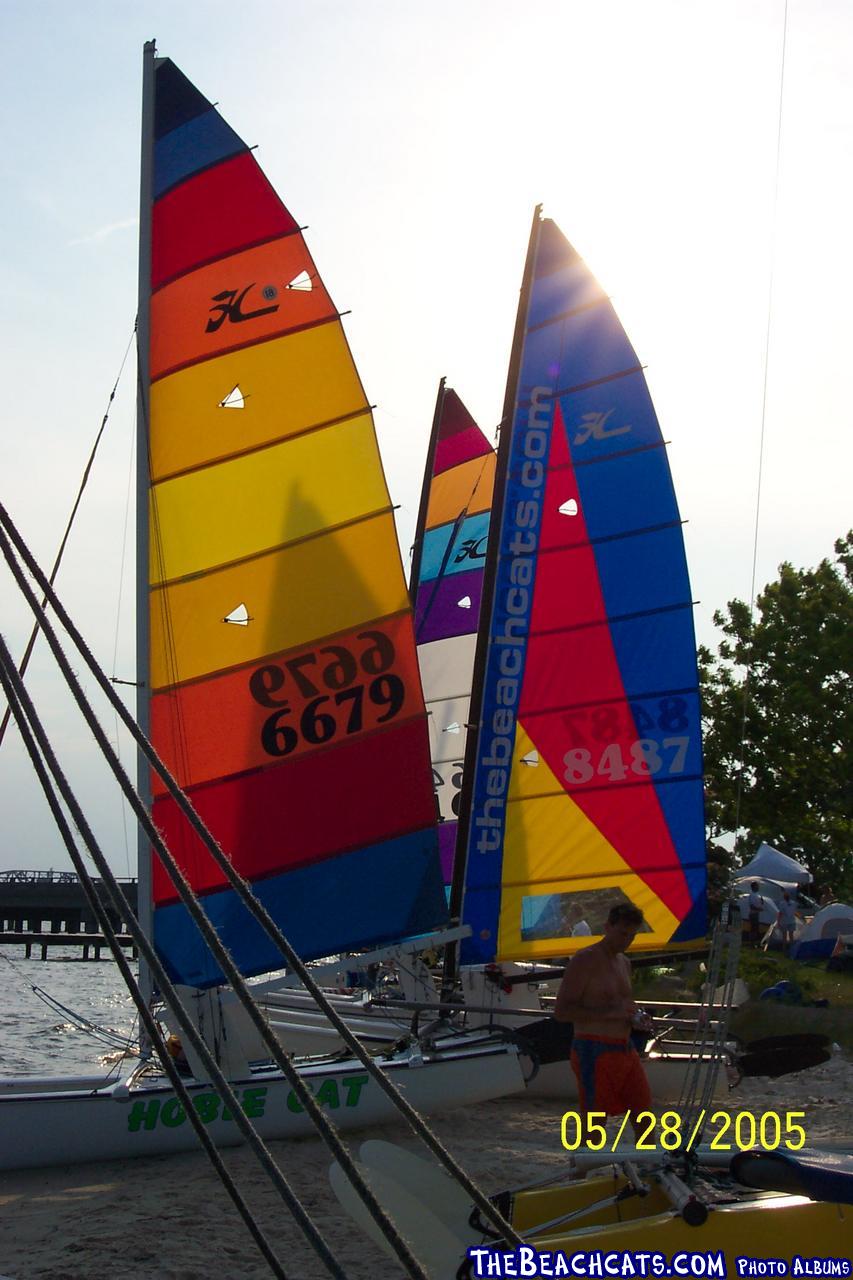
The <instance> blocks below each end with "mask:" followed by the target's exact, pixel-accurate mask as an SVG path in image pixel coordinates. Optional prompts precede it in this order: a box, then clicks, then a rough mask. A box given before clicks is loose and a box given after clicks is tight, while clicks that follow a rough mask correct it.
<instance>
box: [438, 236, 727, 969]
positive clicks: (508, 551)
mask: <svg viewBox="0 0 853 1280" xmlns="http://www.w3.org/2000/svg"><path fill="white" fill-rule="evenodd" d="M514 353H515V354H514V360H515V361H516V365H515V369H516V373H515V374H514V376H513V377H511V379H510V386H509V387H508V393H507V405H506V408H505V425H504V429H503V431H502V435H501V444H500V454H499V463H498V466H499V471H500V474H501V477H502V483H501V487H500V490H499V492H498V494H497V497H496V501H497V510H498V511H499V517H496V518H497V519H498V527H497V528H496V529H495V530H494V531H493V538H494V553H493V555H494V560H493V563H494V577H493V581H492V582H490V587H489V596H488V600H487V601H486V603H485V604H484V609H485V610H486V611H487V618H488V621H487V624H486V629H485V631H484V640H483V644H482V645H481V648H480V652H479V654H478V664H479V668H480V672H481V674H480V677H479V678H480V679H481V680H482V695H481V697H480V698H478V702H477V716H478V737H477V741H476V744H475V745H474V746H473V747H472V752H471V759H470V767H471V775H470V776H471V783H470V788H471V790H470V814H469V815H468V820H467V826H466V850H465V852H466V883H465V912H464V919H465V920H466V921H467V922H468V923H469V924H470V925H471V927H472V937H471V939H470V940H466V942H465V943H463V959H465V960H467V961H469V962H483V961H491V960H494V959H545V958H548V957H551V956H561V955H566V954H570V953H571V952H572V951H573V950H574V949H576V948H577V947H578V946H581V945H586V943H587V942H588V940H589V931H588V930H582V931H580V932H581V933H583V934H584V941H581V940H580V938H579V936H578V937H574V938H573V934H572V930H573V927H574V925H575V924H576V923H578V922H579V921H580V920H585V921H586V923H587V924H588V925H589V926H590V928H591V936H593V937H594V936H595V935H596V934H600V933H601V930H602V927H603V923H604V920H605V918H606V915H607V912H608V910H609V909H610V907H611V906H613V905H615V904H616V903H617V902H620V901H624V900H626V899H630V900H632V901H634V902H635V903H636V905H638V906H639V907H641V909H642V910H643V911H644V913H645V919H646V926H645V930H644V932H643V933H641V935H640V936H639V938H638V945H641V946H646V947H660V946H662V945H665V944H666V943H668V942H670V941H672V940H674V939H676V938H677V937H679V936H680V935H679V930H681V929H682V928H686V929H690V928H698V927H699V924H698V921H699V919H700V917H701V904H702V902H703V897H704V883H705V849H704V820H703V807H702V761H701V741H700V732H699V700H698V676H697V670H696V650H695V641H694V637H693V620H692V594H691V592H690V587H689V581H688V577H687V568H686V562H685V558H684V548H683V541H682V534H681V519H680V516H679V513H678V508H677V504H676V502H675V495H674V492H673V488H672V481H671V478H670V474H669V468H668V464H667V460H666V451H665V448H664V447H663V440H662V438H661V434H660V428H659V426H658V423H657V418H656V416H655V413H654V409H653V407H652V404H651V400H650V397H649V394H648V389H647V387H646V383H645V378H644V376H643V373H642V366H641V365H640V363H639V361H638V360H637V357H636V354H635V353H634V351H633V348H632V347H631V345H630V343H629V341H628V339H627V337H626V335H625V333H624V330H623V329H622V326H621V324H620V323H619V320H618V318H617V316H616V313H615V311H614V310H613V307H612V305H611V303H610V300H609V299H608V298H607V297H606V295H605V294H604V293H603V291H602V290H601V289H600V287H599V286H598V284H597V282H596V281H595V279H594V277H593V276H592V275H591V273H590V272H589V271H588V269H587V268H586V266H585V265H584V263H583V262H582V260H581V259H580V257H579V256H578V254H577V253H576V251H575V250H574V249H573V248H572V246H571V245H569V244H568V242H567V241H566V240H565V239H564V238H563V236H562V234H561V233H560V232H559V230H558V229H557V228H556V226H555V224H554V223H553V222H551V221H549V220H548V219H544V220H543V219H540V218H539V217H538V214H537V217H536V218H535V219H534V226H533V230H532V233H531V246H530V250H529V253H528V265H527V268H526V275H525V285H524V286H523V297H522V304H521V307H520V311H519V319H518V322H517V328H516V342H515V346H514ZM598 462H607V463H608V464H609V465H608V466H607V467H600V466H597V465H593V464H596V463H598ZM650 690H651V691H654V692H650ZM671 784H678V785H671ZM687 921H689V922H690V923H689V924H683V922H687Z"/></svg>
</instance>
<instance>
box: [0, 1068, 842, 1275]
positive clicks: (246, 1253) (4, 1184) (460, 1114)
mask: <svg viewBox="0 0 853 1280" xmlns="http://www.w3.org/2000/svg"><path fill="white" fill-rule="evenodd" d="M720 1105H721V1106H723V1107H724V1108H725V1109H726V1110H729V1111H731V1112H737V1111H750V1112H752V1113H753V1114H756V1115H758V1114H760V1113H761V1112H764V1111H777V1112H779V1113H780V1114H783V1113H784V1112H786V1111H790V1110H797V1111H804V1112H805V1119H804V1121H802V1123H803V1124H804V1127H805V1130H806V1135H807V1142H808V1144H809V1145H816V1146H820V1145H821V1144H822V1143H826V1144H830V1143H842V1142H845V1141H847V1142H851V1143H853V1062H850V1061H848V1060H846V1059H844V1058H842V1057H840V1056H838V1057H835V1058H833V1059H832V1060H831V1061H830V1062H827V1063H825V1064H824V1065H822V1066H820V1067H815V1068H812V1069H811V1070H809V1071H804V1072H800V1073H798V1074H796V1075H790V1076H786V1077H784V1078H781V1079H778V1080H775V1081H774V1080H758V1079H752V1080H745V1081H744V1082H743V1083H742V1084H741V1085H740V1086H739V1087H738V1088H737V1089H736V1090H734V1091H733V1092H732V1093H731V1094H730V1095H729V1097H728V1099H727V1101H726V1102H725V1103H722V1104H720ZM663 1109H665V1108H663V1107H661V1110H663ZM560 1116H561V1108H560V1106H559V1104H558V1103H556V1102H553V1101H547V1100H540V1099H534V1098H528V1097H524V1096H523V1095H522V1096H518V1097H514V1098H505V1099H502V1100H499V1101H495V1102H488V1103H481V1104H479V1105H478V1106H475V1107H469V1108H467V1109H465V1110H459V1111H447V1112H444V1113H442V1114H440V1115H436V1116H433V1117H432V1120H431V1123H432V1127H433V1128H434V1130H435V1131H436V1133H437V1134H438V1135H439V1136H440V1138H441V1139H442V1141H443V1142H444V1143H445V1144H446V1145H447V1147H448V1148H449V1149H450V1150H451V1151H452V1153H453V1154H454V1156H456V1157H457V1159H458V1160H459V1161H460V1162H461V1163H462V1164H463V1165H464V1167H465V1168H466V1169H467V1170H468V1171H469V1173H471V1174H472V1175H473V1176H474V1177H475V1178H476V1179H477V1180H478V1181H479V1182H480V1183H481V1185H482V1186H483V1188H484V1190H485V1191H487V1192H494V1191H497V1190H499V1189H501V1188H503V1187H509V1186H513V1185H516V1184H519V1183H523V1182H525V1181H527V1180H528V1179H531V1178H533V1177H536V1176H538V1175H541V1174H543V1173H544V1172H546V1171H547V1170H548V1169H549V1168H551V1169H553V1170H554V1171H555V1172H557V1171H558V1170H559V1169H560V1167H561V1165H562V1164H563V1163H564V1162H565V1160H566V1153H565V1152H564V1151H563V1148H562V1147H561V1145H560ZM371 1136H377V1137H384V1138H386V1139H388V1140H390V1141H395V1142H399V1143H401V1144H402V1145H403V1146H406V1147H407V1148H409V1149H411V1150H418V1148H419V1144H417V1142H416V1140H415V1139H414V1138H413V1137H412V1135H411V1133H410V1131H409V1130H408V1129H407V1128H405V1127H404V1126H402V1125H401V1126H394V1127H389V1128H385V1129H383V1130H374V1131H372V1132H371V1133H367V1132H365V1133H364V1134H355V1135H353V1138H352V1141H351V1146H352V1147H353V1148H354V1149H355V1150H357V1148H358V1144H359V1143H360V1142H361V1141H362V1140H363V1138H364V1137H371ZM706 1140H707V1135H706ZM271 1146H272V1149H273V1151H274V1153H275V1155H276V1158H277V1159H278V1160H279V1163H280V1166H281V1168H282V1169H283V1170H284V1172H285V1174H286V1176H287V1177H288V1179H289V1180H290V1181H291V1183H292V1185H293V1187H294V1189H295V1190H296V1192H297V1194H298V1195H299V1196H300V1197H301V1198H302V1200H303V1202H304V1204H305V1206H306V1208H307V1209H308V1210H309V1212H310V1213H311V1214H312V1216H313V1217H314V1218H315V1220H316V1222H317V1223H318V1225H319V1226H320V1227H321V1229H322V1231H323V1233H324V1235H325V1237H326V1239H327V1240H328V1242H329V1243H330V1245H331V1246H332V1248H333V1249H334V1250H335V1252H336V1254H337V1256H338V1258H339V1260H340V1262H341V1263H342V1265H343V1266H344V1268H345V1270H346V1273H347V1275H348V1276H349V1277H351V1280H396V1278H397V1277H398V1276H399V1275H400V1271H399V1269H398V1268H396V1267H395V1265H394V1263H393V1262H391V1261H390V1260H389V1259H388V1258H386V1257H385V1256H384V1255H383V1254H382V1253H381V1252H380V1251H379V1250H378V1249H377V1248H376V1247H375V1246H374V1245H373V1244H371V1243H370V1241H368V1240H367V1239H366V1237H364V1236H363V1235H362V1233H361V1232H360V1231H359V1230H358V1229H357V1228H356V1227H355V1226H354V1225H353V1223H352V1222H351V1221H350V1219H349V1218H348V1217H347V1215H346V1214H345V1213H344V1212H343V1211H342V1210H341V1209H340V1208H339V1207H338V1204H337V1201H336V1200H335V1199H334V1197H333V1195H332V1193H331V1190H330V1188H329V1182H328V1168H329V1164H330V1160H329V1156H328V1153H327V1151H326V1148H325V1146H324V1145H323V1144H322V1143H321V1141H320V1140H319V1139H314V1138H312V1139H306V1140H303V1141H298V1142H289V1143H285V1142H277V1143H272V1144H271ZM418 1153H419V1154H423V1151H422V1149H420V1150H418ZM226 1160H227V1163H228V1166H229V1168H230V1170H231V1171H232V1174H233V1175H234V1177H235V1178H236V1179H237V1180H238V1181H239V1183H240V1185H241V1187H242V1189H243V1191H244V1194H246V1196H247V1198H249V1199H250V1200H251V1203H252V1205H253V1207H254V1209H255V1211H256V1213H257V1216H258V1219H259V1221H260V1222H261V1224H262V1226H263V1228H264V1230H265V1231H266V1232H267V1233H268V1236H269V1238H270V1239H271V1241H272V1242H273V1244H274V1245H275V1247H276V1249H277V1251H278V1253H279V1256H280V1257H281V1259H282V1261H283V1263H284V1265H285V1268H286V1270H287V1273H288V1275H290V1276H292V1277H293V1278H294V1280H315V1278H316V1280H322V1278H323V1277H324V1276H325V1275H326V1274H327V1273H326V1271H325V1269H324V1267H323V1266H322V1264H321V1263H320V1262H319V1260H318V1259H317V1258H316V1256H315V1255H314V1254H313V1252H312V1251H311V1249H310V1247H309V1246H308V1245H307V1244H306V1243H305V1241H304V1239H303V1238H302V1236H301V1234H300V1232H299V1231H298V1230H297V1228H296V1227H295V1225H294V1224H293V1222H292V1221H291V1220H290V1218H289V1215H288V1213H287V1210H286V1209H285V1207H284V1206H283V1204H282V1202H281V1200H280V1199H279V1197H278V1195H277V1193H276V1192H274V1191H273V1189H272V1188H271V1186H270V1184H269V1182H268V1181H267V1179H266V1177H265V1176H264V1175H263V1174H262V1173H261V1171H260V1170H259V1168H258V1166H257V1164H256V1162H255V1161H254V1159H253V1157H252V1156H250V1155H249V1154H248V1153H247V1152H246V1151H245V1150H244V1149H242V1148H234V1149H232V1150H230V1151H228V1152H226ZM269 1274H270V1272H269V1270H268V1268H267V1265H266V1263H265V1262H264V1260H263V1259H262V1258H261V1257H260V1255H259V1254H258V1253H257V1250H256V1248H255V1245H254V1243H253V1242H252V1240H251V1238H250V1237H249V1235H248V1233H247V1232H246V1229H245V1227H244V1226H243V1223H242V1221H241V1220H240V1219H239V1217H238V1216H237V1213H236V1211H235V1209H234V1208H233V1206H232V1204H231V1201H230V1199H229V1198H228V1197H227V1195H226V1193H225V1192H224V1190H223V1189H222V1187H221V1185H220V1184H219V1182H218V1180H217V1178H216V1177H215V1175H214V1173H213V1172H212V1170H211V1168H210V1166H209V1165H208V1163H207V1160H206V1158H205V1157H204V1155H203V1154H201V1153H198V1154H195V1153H193V1154H187V1155H178V1156H166V1157H159V1158H156V1159H147V1160H123V1161H110V1162H105V1163H101V1164H91V1165H85V1166H77V1167H76V1168H70V1167H64V1168H63V1167H58V1168H53V1169H33V1170H28V1171H25V1172H22V1173H10V1174H2V1175H0V1275H2V1276H8V1277H11V1278H12V1280H35V1278H36V1277H38V1278H39V1280H112V1277H122V1280H211V1277H216V1278H217V1280H261V1278H262V1277H267V1276H268V1275H269Z"/></svg>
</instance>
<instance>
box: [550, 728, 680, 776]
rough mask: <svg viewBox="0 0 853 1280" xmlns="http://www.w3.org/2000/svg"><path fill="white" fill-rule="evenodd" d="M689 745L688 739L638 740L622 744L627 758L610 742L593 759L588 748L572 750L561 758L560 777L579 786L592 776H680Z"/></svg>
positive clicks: (617, 743)
mask: <svg viewBox="0 0 853 1280" xmlns="http://www.w3.org/2000/svg"><path fill="white" fill-rule="evenodd" d="M689 745H690V739H689V738H688V737H678V738H663V739H662V740H661V741H660V742H658V740H657V739H656V738H638V739H637V741H636V742H631V743H626V744H625V746H626V747H627V755H626V754H625V752H623V749H622V744H621V743H619V742H611V743H609V744H608V745H607V746H606V747H604V749H603V750H602V751H601V754H600V755H598V753H597V752H596V755H595V756H594V755H593V753H592V752H591V751H590V750H589V748H588V747H572V749H571V751H567V752H566V754H565V755H564V756H563V764H564V765H565V766H566V768H565V773H564V774H563V776H564V778H565V779H566V781H567V782H570V783H572V785H573V786H582V785H583V783H585V782H592V780H593V778H596V777H599V778H609V779H610V781H611V782H624V781H625V779H626V778H629V777H631V775H633V776H634V777H637V778H648V777H654V776H655V775H656V774H658V773H666V774H675V773H683V772H684V762H685V760H686V759H687V748H688V747H689Z"/></svg>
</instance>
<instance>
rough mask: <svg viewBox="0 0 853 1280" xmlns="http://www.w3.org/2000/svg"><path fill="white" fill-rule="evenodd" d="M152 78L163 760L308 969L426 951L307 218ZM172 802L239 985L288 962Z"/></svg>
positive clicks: (172, 930)
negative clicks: (387, 946)
mask: <svg viewBox="0 0 853 1280" xmlns="http://www.w3.org/2000/svg"><path fill="white" fill-rule="evenodd" d="M155 66H156V71H155V81H156V88H155V99H154V101H155V108H154V113H153V114H154V139H153V193H152V195H153V207H152V209H151V227H150V262H151V294H150V343H149V347H148V358H149V363H150V397H149V400H150V403H149V454H150V479H151V488H150V570H149V584H150V592H149V599H150V671H149V675H148V678H149V679H150V689H151V701H150V722H151V734H152V739H153V741H154V743H155V745H156V747H157V749H158V750H159V752H160V753H161V755H162V756H163V757H164V758H165V759H166V761H167V763H168V764H169V765H170V767H171V769H172V770H173V772H174V773H175V775H176V776H177V778H178V781H179V782H180V784H181V785H182V786H183V787H184V788H185V790H186V791H187V792H188V793H189V795H190V796H191V798H192V800H193V803H194V804H195V806H196V808H197V809H198V811H199V813H200V814H201V815H202V817H203V818H204V820H205V821H206V823H207V824H208V826H209V827H210V829H211V831H212V832H213V833H214V835H215V836H216V837H217V839H218V840H219V842H220V844H221V845H222V846H223V848H224V849H225V851H226V852H227V854H228V855H229V857H230V858H231V859H232V861H233V863H234V865H235V866H236V867H237V869H238V870H239V871H240V872H241V873H242V874H243V875H244V876H245V877H247V878H248V879H249V881H250V882H251V883H252V884H253V886H254V891H255V893H256V895H257V896H258V897H259V898H260V899H261V900H262V901H263V902H264V904H265V905H266V906H267V908H268V909H269V910H270V911H271V913H272V914H273V916H274V917H275V918H276V920H277V921H278V922H279V923H280V924H281V926H282V928H283V930H284V932H285V933H286V934H287V935H288V937H289V938H290V941H291V942H292V943H293V945H294V946H295V947H296V949H297V950H298V951H299V952H300V954H301V955H303V956H304V957H315V956H324V955H329V954H330V953H333V952H339V951H342V950H345V949H348V948H351V947H352V948H355V947H364V946H368V945H371V944H375V943H379V942H382V941H385V940H389V939H396V938H399V937H402V936H405V935H410V934H414V933H418V932H422V931H424V930H427V929H429V928H431V927H433V926H435V925H436V924H440V923H443V921H444V920H445V918H446V908H445V895H444V891H443V886H442V882H441V875H440V869H439V863H438V855H437V838H436V832H435V825H434V823H435V814H434V807H435V806H434V799H433V795H432V785H431V773H430V762H429V743H428V734H427V731H426V722H425V712H424V704H423V696H422V692H421V686H420V680H419V675H418V665H417V655H416V651H415V642H414V632H413V626H412V617H411V610H410V606H409V600H408V594H407V591H406V584H405V579H404V575H403V570H402V565H401V562H400V556H399V551H398V546H397V538H396V534H395V529H394V519H393V515H392V508H391V504H390V501H389V497H388V492H387V489H386V486H385V481H384V477H383V473H382V467H381V463H380V459H379V452H378V448H377V443H376V437H375V432H374V426H373V419H372V415H371V413H370V409H369V406H368V403H367V400H366V398H365V394H364V391H363V388H362V386H361V382H360V380H359V377H358V374H357V372H356V369H355V365H354V364H353V360H352V356H351V354H350V351H349V348H348V345H347V341H346V338H345V336H344V332H343V328H342V326H341V323H340V319H339V315H338V312H337V310H336V308H335V307H334V305H333V303H332V301H331V299H330V297H329V295H328V293H327V292H326V289H325V287H324V285H323V282H322V280H321V279H320V276H319V275H318V272H317V269H316V267H315V265H314V262H313V260H312V258H311V256H310V254H309V252H308V250H307V248H306V246H305V241H304V240H303V237H302V235H301V233H300V229H299V227H298V226H297V224H296V222H295V221H294V219H293V218H292V217H291V215H290V213H289V212H288V211H287V209H286V208H285V207H284V205H283V204H282V203H281V201H280V200H279V198H278V196H277V195H276V193H275V191H274V190H273V188H272V187H271V186H270V184H269V182H268V181H267V179H266V178H265V176H264V174H263V173H262V171H261V169H260V167H259V166H258V164H257V162H256V160H255V158H254V155H253V154H252V152H251V150H250V149H249V148H248V147H247V146H246V144H245V143H244V142H243V141H241V139H240V138H239V137H238V136H237V135H236V133H234V131H233V130H232V129H231V128H230V127H229V126H228V125H227V124H226V122H225V121H224V120H223V119H222V117H221V116H220V115H219V113H218V111H216V110H215V109H214V107H212V106H211V104H210V103H209V102H208V101H207V99H206V98H205V97H204V96H203V95H202V94H201V93H199V91H198V90H197V89H196V88H195V87H194V86H193V85H192V84H191V83H190V82H189V81H188V80H187V79H186V77H185V76H184V75H183V74H182V73H181V72H180V71H179V70H178V68H177V67H176V66H175V65H174V63H172V62H171V61H170V60H169V59H157V61H156V64H155ZM143 212H144V211H143ZM145 248H146V246H145V244H143V261H145V256H144V250H145ZM154 786H155V790H154V806H153V808H154V818H155V821H156V822H157V825H158V826H159V827H160V829H161V830H162V832H163V833H164V835H165V838H166V840H167V843H168V844H169V847H170V848H171V850H172V852H173V854H174V855H175V857H176V858H177V860H178V861H179V863H180V865H181V866H182V868H183V869H184V871H185V872H186V874H187V876H188V878H189V879H190V882H191V884H192V885H193V887H194V889H195V890H196V892H197V893H198V894H200V895H201V896H202V899H203V902H204V905H205V909H206V911H207V913H208V915H209V916H210V918H211V919H212V920H213V921H214V923H215V924H216V926H217V928H218V929H219V931H220V933H221V934H222V936H223V938H224V940H225V941H226V943H227V945H228V946H229V947H230V948H231V951H232V954H233V955H234V957H235V960H236V961H237V963H238V964H239V966H240V968H241V969H242V970H243V972H244V973H246V974H253V973H260V972H265V971H268V970H269V969H273V968H278V967H280V965H281V959H280V956H279V955H278V953H277V951H276V950H275V948H274V947H273V946H272V944H271V943H270V942H269V941H268V939H267V938H266V937H265V935H263V933H262V931H261V930H260V929H259V927H258V926H257V925H256V924H255V923H254V922H253V921H252V920H251V919H250V918H249V917H248V915H247V913H246V911H245V909H244V908H243V907H242V906H241V904H240V903H239V901H237V900H236V899H235V895H234V893H233V891H232V890H230V889H226V888H224V887H223V882H222V877H221V874H220V873H219V872H218V870H217V868H216V867H215V866H214V864H213V863H212V861H211V859H210V857H209V855H208V854H207V853H206V852H205V850H204V849H203V847H202V846H201V845H200V843H199V842H198V841H197V839H196V838H195V837H194V836H193V835H192V834H191V832H190V831H189V829H188V827H187V826H186V824H185V822H184V820H183V819H182V817H181V816H180V814H179V813H178V811H177V808H176V806H175V805H174V803H173V801H172V800H171V798H170V797H168V796H167V795H164V794H163V792H162V787H160V788H159V790H158V788H157V785H156V783H155V784H154ZM153 899H154V908H155V909H154V936H155V940H156V943H157V946H158V948H159V950H160V953H161V955H162V956H163V958H164V959H165V961H166V962H167V964H168V967H169V970H170V972H171V974H172V976H173V978H175V979H176V980H178V981H181V982H184V983H188V984H193V985H197V986H203V985H206V984H209V983H212V982H215V981H216V980H217V979H218V977H219V975H218V973H217V971H216V969H215V967H214V966H213V965H212V962H211V960H210V957H209V955H208V953H207V949H206V947H205V946H204V944H203V943H202V942H201V941H200V939H198V938H197V937H196V936H195V933H194V930H193V929H192V926H191V925H190V924H189V923H188V921H187V918H186V913H185V909H184V907H183V906H182V905H181V904H180V903H178V902H177V901H176V895H175V892H174V889H173V887H172V885H171V882H170V881H169V879H168V877H167V876H166V874H165V872H164V871H163V869H162V867H160V865H159V863H155V866H154V868H153Z"/></svg>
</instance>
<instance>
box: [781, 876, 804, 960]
mask: <svg viewBox="0 0 853 1280" xmlns="http://www.w3.org/2000/svg"><path fill="white" fill-rule="evenodd" d="M798 915H799V912H798V911H797V908H796V904H795V903H793V902H792V901H791V898H790V895H789V894H788V892H787V891H786V892H785V893H783V894H782V901H781V902H780V904H779V911H778V914H777V916H776V924H777V926H778V928H779V931H780V933H781V934H782V950H783V951H784V952H785V954H786V955H789V954H790V951H791V947H792V946H793V944H794V930H795V928H796V927H797V917H798Z"/></svg>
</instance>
